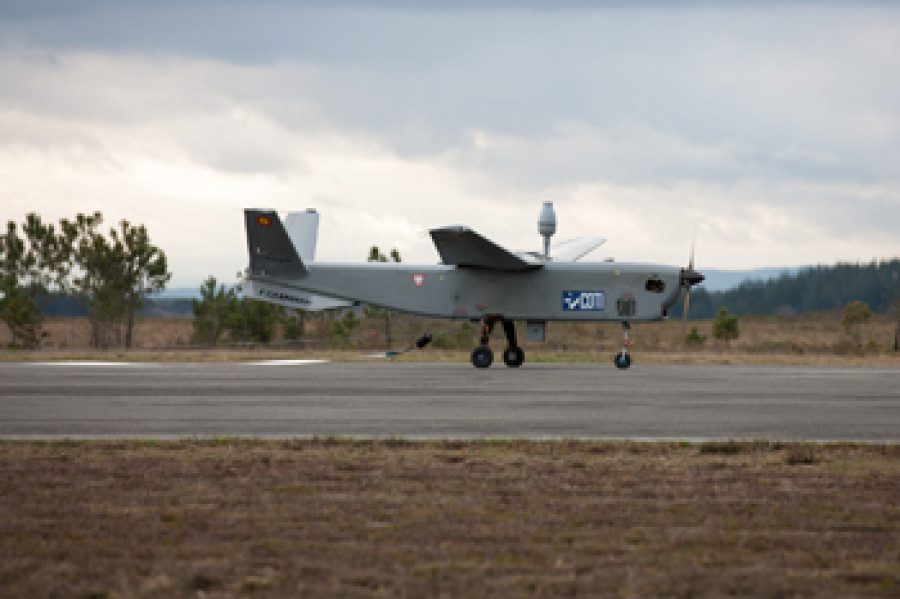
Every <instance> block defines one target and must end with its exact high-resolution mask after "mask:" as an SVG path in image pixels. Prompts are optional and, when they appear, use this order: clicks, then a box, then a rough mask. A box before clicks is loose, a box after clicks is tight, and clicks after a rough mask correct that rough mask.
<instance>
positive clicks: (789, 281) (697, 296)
mask: <svg viewBox="0 0 900 599" xmlns="http://www.w3.org/2000/svg"><path fill="white" fill-rule="evenodd" d="M895 273H896V275H895ZM895 277H896V278H895ZM898 279H900V259H893V260H883V261H877V262H871V263H869V264H836V265H835V266H810V267H807V268H803V269H800V270H797V271H796V272H793V273H791V272H784V273H782V274H780V275H778V276H777V277H775V278H770V279H767V280H762V279H748V280H745V281H743V282H741V283H740V284H738V285H737V286H735V287H732V288H730V289H727V290H724V291H710V290H708V289H706V288H705V286H704V285H701V286H699V287H696V288H694V290H693V291H692V292H691V304H690V309H691V313H690V317H691V318H712V317H714V316H715V315H716V313H717V312H718V311H719V308H720V307H725V308H727V309H728V312H729V313H731V314H737V315H739V316H742V315H745V314H759V315H777V314H800V313H804V312H819V311H823V310H841V309H843V308H844V306H846V305H847V304H848V303H850V302H853V301H863V302H866V303H867V304H868V305H869V307H870V308H871V309H872V310H873V311H874V312H882V313H884V312H889V311H890V310H891V302H892V301H893V299H894V293H895V288H896V286H897V285H898V284H900V280H898ZM681 314H682V303H681V301H679V302H678V304H676V305H675V306H674V307H673V308H672V309H671V310H670V311H669V315H670V316H671V317H673V318H675V317H679V316H681Z"/></svg>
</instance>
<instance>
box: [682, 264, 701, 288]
mask: <svg viewBox="0 0 900 599" xmlns="http://www.w3.org/2000/svg"><path fill="white" fill-rule="evenodd" d="M705 279H706V277H705V276H703V275H702V274H700V273H699V272H697V271H696V270H694V269H693V268H683V269H682V270H681V284H682V285H687V286H688V287H693V286H694V285H698V284H700V283H702V282H703V281H704V280H705Z"/></svg>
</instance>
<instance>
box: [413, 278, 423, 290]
mask: <svg viewBox="0 0 900 599" xmlns="http://www.w3.org/2000/svg"><path fill="white" fill-rule="evenodd" d="M412 278H413V283H415V284H416V287H417V288H418V287H421V286H422V283H424V282H425V275H413V276H412Z"/></svg>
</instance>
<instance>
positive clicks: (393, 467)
mask: <svg viewBox="0 0 900 599" xmlns="http://www.w3.org/2000/svg"><path fill="white" fill-rule="evenodd" d="M0 472H2V473H3V476H2V477H0V515H2V520H0V523H2V524H0V525H2V533H3V534H2V535H0V595H2V596H4V597H46V596H61V597H62V596H65V597H110V598H111V597H197V596H206V597H243V596H253V597H276V596H277V597H284V596H304V597H324V596H335V597H336V596H340V597H381V596H399V597H404V596H405V597H421V596H469V597H475V596H510V597H522V596H529V597H530V596H534V597H558V596H634V597H656V596H666V597H691V596H742V597H776V596H777V597H787V596H804V597H806V596H808V597H813V596H815V597H846V596H871V597H896V596H897V595H898V593H900V565H898V564H900V447H898V446H895V445H886V446H882V445H853V444H837V445H809V444H792V443H769V442H764V441H760V442H734V441H728V442H711V443H703V444H690V443H630V442H581V441H553V442H533V441H509V440H487V441H440V442H420V441H409V440H404V439H387V440H380V441H365V440H346V439H313V440H284V441H260V440H230V439H215V440H208V441H174V442H155V441H140V442H138V441H135V442H122V441H115V442H112V441H110V442H101V441H88V442H71V441H47V442H10V441H7V442H4V443H0Z"/></svg>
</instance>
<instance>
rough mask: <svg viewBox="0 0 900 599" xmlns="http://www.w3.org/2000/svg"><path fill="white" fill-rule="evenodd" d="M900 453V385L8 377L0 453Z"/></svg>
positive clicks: (131, 374) (885, 378) (827, 370)
mask: <svg viewBox="0 0 900 599" xmlns="http://www.w3.org/2000/svg"><path fill="white" fill-rule="evenodd" d="M330 435H338V436H353V437H375V438H386V437H393V436H399V437H407V438H606V439H689V440H699V439H731V438H734V439H737V438H742V439H743V438H751V439H761V438H765V439H778V440H811V441H831V440H854V441H872V442H898V441H900V370H897V369H877V368H836V367H799V366H709V365H702V366H700V365H652V364H637V365H635V366H634V367H632V368H631V369H630V370H628V371H624V372H619V371H617V370H616V369H615V368H614V367H613V366H612V365H611V364H526V365H525V366H523V367H522V368H520V369H510V368H505V367H503V366H502V365H501V367H499V368H497V367H492V368H490V369H487V370H476V369H474V368H472V366H471V365H469V364H467V363H466V364H464V363H458V364H423V363H418V364H414V363H393V362H378V363H372V362H365V363H362V362H340V363H296V364H269V365H263V364H198V363H194V364H107V365H101V364H93V365H85V364H75V363H69V364H66V363H56V364H34V363H2V364H0V438H6V439H17V438H164V439H168V438H181V437H211V436H242V437H310V436H330Z"/></svg>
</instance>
